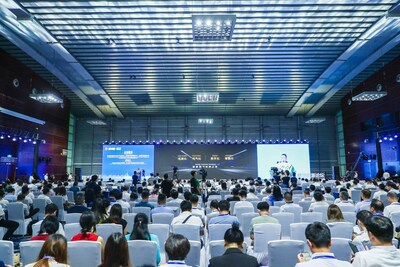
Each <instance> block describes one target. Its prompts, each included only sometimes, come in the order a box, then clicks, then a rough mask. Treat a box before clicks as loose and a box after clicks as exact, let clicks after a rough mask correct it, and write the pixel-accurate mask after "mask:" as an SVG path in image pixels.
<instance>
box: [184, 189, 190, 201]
mask: <svg viewBox="0 0 400 267" xmlns="http://www.w3.org/2000/svg"><path fill="white" fill-rule="evenodd" d="M191 197H192V193H190V192H189V191H186V192H185V193H183V198H184V199H185V200H186V201H190V198H191Z"/></svg>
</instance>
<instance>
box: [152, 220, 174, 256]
mask: <svg viewBox="0 0 400 267" xmlns="http://www.w3.org/2000/svg"><path fill="white" fill-rule="evenodd" d="M169 227H170V226H169V225H166V224H154V223H153V224H149V225H148V228H149V232H150V234H153V235H156V236H157V237H158V240H159V241H160V250H161V254H163V253H165V246H164V245H165V241H167V239H168V237H169Z"/></svg>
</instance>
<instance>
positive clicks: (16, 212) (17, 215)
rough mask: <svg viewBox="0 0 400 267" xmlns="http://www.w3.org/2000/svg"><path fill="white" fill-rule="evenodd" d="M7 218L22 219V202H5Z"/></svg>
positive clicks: (12, 219)
mask: <svg viewBox="0 0 400 267" xmlns="http://www.w3.org/2000/svg"><path fill="white" fill-rule="evenodd" d="M7 211H8V219H9V220H11V221H18V220H24V219H25V215H24V206H23V204H22V203H19V202H14V203H8V204H7Z"/></svg>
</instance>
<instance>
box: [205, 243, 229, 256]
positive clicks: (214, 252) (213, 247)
mask: <svg viewBox="0 0 400 267" xmlns="http://www.w3.org/2000/svg"><path fill="white" fill-rule="evenodd" d="M224 245H225V241H224V240H214V241H210V243H209V244H208V246H209V251H210V258H211V259H212V258H214V257H218V256H221V255H223V254H224V253H225V247H224Z"/></svg>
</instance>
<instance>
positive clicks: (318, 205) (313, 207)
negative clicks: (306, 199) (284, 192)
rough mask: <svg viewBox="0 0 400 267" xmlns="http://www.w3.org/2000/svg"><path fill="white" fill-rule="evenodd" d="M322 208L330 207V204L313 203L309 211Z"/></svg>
mask: <svg viewBox="0 0 400 267" xmlns="http://www.w3.org/2000/svg"><path fill="white" fill-rule="evenodd" d="M320 206H324V207H329V204H328V202H325V201H317V202H313V203H311V205H310V208H309V209H308V211H311V212H312V211H314V209H315V207H320Z"/></svg>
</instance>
